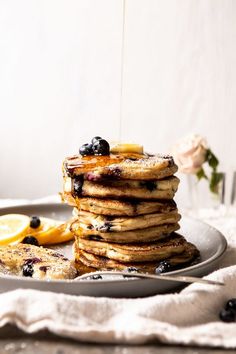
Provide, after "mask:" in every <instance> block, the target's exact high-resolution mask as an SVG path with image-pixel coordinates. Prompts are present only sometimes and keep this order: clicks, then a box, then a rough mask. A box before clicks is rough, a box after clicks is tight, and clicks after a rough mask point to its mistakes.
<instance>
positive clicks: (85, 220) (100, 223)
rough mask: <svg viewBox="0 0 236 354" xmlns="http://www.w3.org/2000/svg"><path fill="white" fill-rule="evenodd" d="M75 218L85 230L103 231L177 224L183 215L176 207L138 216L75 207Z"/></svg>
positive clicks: (121, 230)
mask: <svg viewBox="0 0 236 354" xmlns="http://www.w3.org/2000/svg"><path fill="white" fill-rule="evenodd" d="M74 216H75V219H76V218H77V219H78V221H79V222H80V225H81V227H82V228H83V229H85V230H98V231H101V232H123V231H129V230H137V229H145V228H148V227H152V226H158V225H163V224H176V223H178V221H179V220H180V218H181V216H180V214H178V210H177V209H175V210H173V211H170V212H169V213H154V214H146V215H139V216H136V217H128V216H127V217H126V216H124V217H115V216H114V217H113V216H104V215H97V214H93V213H89V212H88V211H84V210H78V209H76V208H75V209H74Z"/></svg>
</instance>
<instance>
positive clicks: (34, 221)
mask: <svg viewBox="0 0 236 354" xmlns="http://www.w3.org/2000/svg"><path fill="white" fill-rule="evenodd" d="M40 224H41V220H40V218H39V217H38V216H32V217H31V220H30V227H32V229H37V228H38V227H39V226H40Z"/></svg>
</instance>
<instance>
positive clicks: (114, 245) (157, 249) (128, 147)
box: [62, 136, 199, 274]
mask: <svg viewBox="0 0 236 354" xmlns="http://www.w3.org/2000/svg"><path fill="white" fill-rule="evenodd" d="M176 171H177V166H176V165H175V163H174V160H173V158H172V157H171V156H169V155H151V154H147V153H144V152H143V147H142V146H141V145H137V144H116V145H114V146H112V145H110V144H109V143H108V142H107V141H106V140H105V139H102V138H101V137H99V136H96V137H94V138H93V139H92V140H91V142H90V143H87V144H84V145H82V146H81V147H80V149H79V154H78V155H75V156H72V157H68V158H66V159H65V161H64V163H63V174H64V188H63V194H62V198H63V201H65V202H67V203H68V204H69V205H71V206H73V207H74V220H73V222H72V223H71V231H72V232H73V234H74V236H75V243H74V255H75V260H76V262H77V263H78V265H80V266H81V269H86V272H88V271H89V270H91V271H92V270H95V269H98V270H124V272H127V271H129V270H130V271H133V270H135V271H138V272H150V273H157V274H159V273H163V272H168V271H171V270H173V269H176V268H179V267H181V266H183V265H187V264H191V263H192V262H194V261H196V259H197V258H198V257H199V251H198V250H197V248H196V247H195V246H194V245H192V244H191V243H189V242H187V241H186V239H185V238H184V237H183V236H181V235H179V234H177V233H176V231H177V230H178V229H179V220H180V218H181V216H180V214H179V212H178V209H177V205H176V203H175V202H174V200H173V199H174V196H175V193H176V191H177V189H178V184H179V179H178V178H177V177H176V176H174V174H175V172H176ZM82 272H83V270H82Z"/></svg>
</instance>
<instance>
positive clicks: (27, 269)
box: [22, 263, 34, 277]
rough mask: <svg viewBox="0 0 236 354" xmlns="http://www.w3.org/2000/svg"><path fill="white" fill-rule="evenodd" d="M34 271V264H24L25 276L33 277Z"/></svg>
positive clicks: (23, 272) (23, 271)
mask: <svg viewBox="0 0 236 354" xmlns="http://www.w3.org/2000/svg"><path fill="white" fill-rule="evenodd" d="M33 273H34V269H33V264H32V263H26V264H24V265H23V268H22V274H23V276H24V277H32V276H33Z"/></svg>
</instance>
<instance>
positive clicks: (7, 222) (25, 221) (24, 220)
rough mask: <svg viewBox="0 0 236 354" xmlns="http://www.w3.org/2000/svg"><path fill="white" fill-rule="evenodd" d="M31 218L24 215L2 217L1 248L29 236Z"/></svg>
mask: <svg viewBox="0 0 236 354" xmlns="http://www.w3.org/2000/svg"><path fill="white" fill-rule="evenodd" d="M29 225H30V218H29V216H27V215H22V214H6V215H2V216H0V246H4V245H8V244H9V243H12V242H15V241H18V240H19V239H22V238H23V237H24V236H26V234H27V230H28V228H29Z"/></svg>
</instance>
